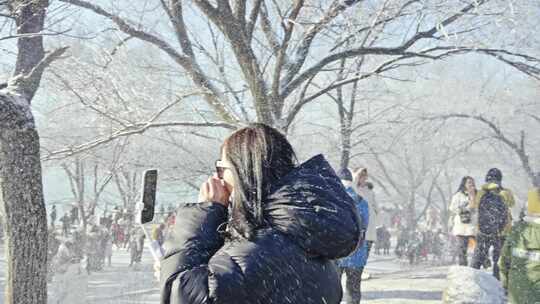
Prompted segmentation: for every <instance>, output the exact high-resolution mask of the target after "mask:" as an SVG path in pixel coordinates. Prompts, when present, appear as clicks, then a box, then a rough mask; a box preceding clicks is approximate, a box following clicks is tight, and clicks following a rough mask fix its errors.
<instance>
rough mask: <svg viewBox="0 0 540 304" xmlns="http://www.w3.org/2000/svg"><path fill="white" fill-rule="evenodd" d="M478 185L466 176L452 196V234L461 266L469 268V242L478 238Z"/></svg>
mask: <svg viewBox="0 0 540 304" xmlns="http://www.w3.org/2000/svg"><path fill="white" fill-rule="evenodd" d="M476 192H477V191H476V185H475V183H474V179H473V178H472V177H470V176H465V177H463V178H462V179H461V183H460V184H459V188H458V190H457V191H456V193H455V194H454V196H452V201H451V203H450V207H449V209H450V212H451V213H452V215H453V218H454V224H453V228H452V234H453V235H454V236H455V237H456V239H457V247H458V259H459V265H461V266H467V265H468V259H467V249H468V247H469V242H470V240H471V239H474V238H475V236H476V225H477V223H476V213H475V211H476V209H473V208H472V206H473V204H474V199H475V198H476Z"/></svg>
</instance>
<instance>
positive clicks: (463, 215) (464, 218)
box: [459, 207, 472, 224]
mask: <svg viewBox="0 0 540 304" xmlns="http://www.w3.org/2000/svg"><path fill="white" fill-rule="evenodd" d="M471 218H472V216H471V210H469V209H467V208H465V207H462V208H459V220H460V221H461V223H462V224H470V223H471Z"/></svg>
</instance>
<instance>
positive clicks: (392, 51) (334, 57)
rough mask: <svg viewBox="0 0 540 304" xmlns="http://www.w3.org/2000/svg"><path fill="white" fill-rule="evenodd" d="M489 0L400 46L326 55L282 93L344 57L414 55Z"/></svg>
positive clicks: (285, 85)
mask: <svg viewBox="0 0 540 304" xmlns="http://www.w3.org/2000/svg"><path fill="white" fill-rule="evenodd" d="M488 1H489V0H477V1H474V3H472V4H469V5H467V6H466V7H464V8H463V9H461V10H460V11H459V12H458V13H456V14H454V15H452V16H450V17H448V18H447V19H445V20H444V21H442V22H440V23H438V24H436V25H435V26H433V27H432V28H431V29H429V30H427V31H420V32H417V33H416V34H415V35H413V36H412V37H411V38H409V39H408V40H407V41H405V42H404V43H402V44H401V45H400V46H397V47H359V48H354V49H350V50H345V51H342V52H338V53H334V54H331V55H328V56H326V57H325V58H323V59H321V60H320V61H319V62H317V63H315V64H314V65H313V66H311V67H310V68H308V69H307V70H306V71H304V72H303V73H301V74H300V75H298V76H297V77H296V78H295V79H294V80H293V79H292V77H291V78H290V79H288V81H287V82H286V83H284V89H283V92H282V93H281V94H282V97H283V98H286V97H287V96H289V95H290V93H291V92H292V91H294V90H295V89H297V88H298V86H299V85H300V84H301V83H303V82H304V81H305V80H306V79H309V77H311V76H312V75H313V74H317V73H318V72H319V71H320V70H321V69H322V68H324V67H325V66H326V65H328V64H330V63H332V62H335V61H338V60H340V59H342V58H351V57H356V56H361V55H393V56H396V55H412V54H413V52H407V50H408V49H409V48H410V47H411V46H413V45H414V44H415V43H417V42H418V41H420V40H422V39H426V38H433V35H434V34H435V33H437V31H438V30H439V29H440V28H441V27H444V26H448V25H449V24H451V23H453V22H455V21H456V20H458V19H460V18H461V17H463V16H464V15H465V14H466V13H468V12H469V11H471V10H472V9H474V8H477V7H479V6H481V5H483V4H484V3H486V2H488ZM414 54H416V55H417V56H421V55H422V54H421V53H414ZM426 57H428V58H429V56H426ZM295 74H296V73H295Z"/></svg>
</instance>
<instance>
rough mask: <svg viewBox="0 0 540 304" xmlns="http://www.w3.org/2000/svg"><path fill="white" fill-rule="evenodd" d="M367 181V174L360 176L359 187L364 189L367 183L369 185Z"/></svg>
mask: <svg viewBox="0 0 540 304" xmlns="http://www.w3.org/2000/svg"><path fill="white" fill-rule="evenodd" d="M367 180H368V174H367V172H366V173H362V174H360V176H359V177H358V186H359V187H364V186H365V185H366V183H367Z"/></svg>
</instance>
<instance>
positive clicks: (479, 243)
mask: <svg viewBox="0 0 540 304" xmlns="http://www.w3.org/2000/svg"><path fill="white" fill-rule="evenodd" d="M503 244H504V237H501V236H497V235H485V234H481V233H479V234H478V236H477V237H476V248H475V250H474V257H473V263H472V267H473V268H476V269H480V267H481V266H482V265H484V262H485V260H486V259H489V248H491V247H493V256H492V261H493V276H494V277H495V278H497V279H499V265H498V262H499V257H500V256H501V249H502V247H503Z"/></svg>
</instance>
